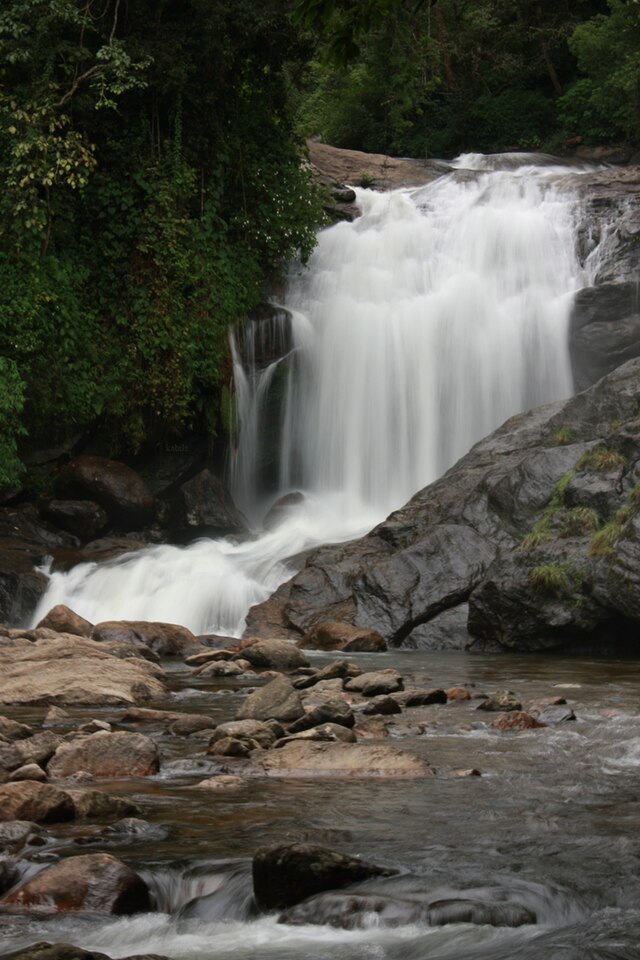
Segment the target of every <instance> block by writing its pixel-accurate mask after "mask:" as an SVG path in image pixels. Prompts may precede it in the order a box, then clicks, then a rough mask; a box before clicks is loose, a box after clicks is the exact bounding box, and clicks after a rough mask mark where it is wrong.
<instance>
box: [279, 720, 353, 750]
mask: <svg viewBox="0 0 640 960" xmlns="http://www.w3.org/2000/svg"><path fill="white" fill-rule="evenodd" d="M357 739H358V738H357V737H356V735H355V733H354V732H353V730H350V729H349V728H348V727H343V726H341V724H339V723H323V724H320V725H319V726H317V727H309V728H308V729H307V730H302V731H301V732H300V733H293V734H290V735H289V736H286V737H284V738H283V739H282V740H278V742H277V743H276V747H278V748H282V747H285V746H286V745H287V744H288V743H293V742H296V741H299V740H303V741H307V740H321V741H323V742H327V743H356V741H357Z"/></svg>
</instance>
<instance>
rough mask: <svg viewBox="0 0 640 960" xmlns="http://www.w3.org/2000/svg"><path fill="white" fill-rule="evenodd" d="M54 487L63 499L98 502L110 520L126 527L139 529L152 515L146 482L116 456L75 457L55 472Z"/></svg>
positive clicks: (127, 528)
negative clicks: (113, 457) (111, 458)
mask: <svg viewBox="0 0 640 960" xmlns="http://www.w3.org/2000/svg"><path fill="white" fill-rule="evenodd" d="M56 491H57V493H58V495H59V496H60V497H62V498H63V499H67V500H74V499H88V500H92V501H94V502H95V503H98V504H100V506H102V507H103V508H104V509H105V510H106V511H107V514H108V516H109V519H110V520H111V522H112V523H114V524H116V525H119V526H120V527H121V528H123V529H126V530H131V529H140V527H142V526H144V524H145V523H149V522H150V521H151V520H153V518H154V513H155V503H154V499H153V496H152V494H151V491H150V490H149V488H148V487H147V485H146V483H145V482H144V480H143V479H142V477H141V476H140V475H139V474H138V473H136V471H135V470H132V469H131V467H128V466H126V465H125V464H124V463H119V462H118V461H116V460H108V459H106V458H105V457H91V456H79V457H76V458H75V459H73V460H71V461H70V462H69V463H68V464H67V465H66V467H64V468H63V469H62V470H61V471H60V473H59V474H58V477H57V479H56Z"/></svg>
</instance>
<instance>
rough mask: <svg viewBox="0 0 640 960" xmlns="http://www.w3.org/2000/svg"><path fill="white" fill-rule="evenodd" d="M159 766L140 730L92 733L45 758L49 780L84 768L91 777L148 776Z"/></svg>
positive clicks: (153, 748)
mask: <svg viewBox="0 0 640 960" xmlns="http://www.w3.org/2000/svg"><path fill="white" fill-rule="evenodd" d="M159 768H160V758H159V755H158V748H157V746H156V745H155V743H154V742H153V740H151V739H149V737H145V736H144V735H143V734H141V733H94V734H91V735H90V736H88V737H81V738H78V739H77V740H72V741H71V743H64V744H62V745H61V746H60V747H58V749H57V750H56V752H55V754H54V756H53V758H52V759H51V760H50V761H49V764H48V766H47V772H48V774H49V776H50V777H52V778H53V779H61V778H64V777H68V776H71V774H73V773H75V772H76V770H86V771H87V773H90V774H92V776H94V777H98V778H104V779H118V778H121V777H149V776H153V774H155V773H157V772H158V770H159Z"/></svg>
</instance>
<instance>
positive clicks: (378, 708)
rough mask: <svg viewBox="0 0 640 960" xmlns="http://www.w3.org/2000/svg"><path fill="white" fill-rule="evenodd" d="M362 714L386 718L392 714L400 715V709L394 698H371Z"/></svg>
mask: <svg viewBox="0 0 640 960" xmlns="http://www.w3.org/2000/svg"><path fill="white" fill-rule="evenodd" d="M362 712H363V713H364V714H367V715H372V716H376V715H380V716H384V717H387V716H390V715H391V714H394V713H402V707H401V706H400V704H399V703H398V701H397V700H396V699H395V698H394V697H388V696H382V697H373V699H372V700H371V701H370V702H369V703H368V704H367V705H366V707H365V708H364V710H363V711H362Z"/></svg>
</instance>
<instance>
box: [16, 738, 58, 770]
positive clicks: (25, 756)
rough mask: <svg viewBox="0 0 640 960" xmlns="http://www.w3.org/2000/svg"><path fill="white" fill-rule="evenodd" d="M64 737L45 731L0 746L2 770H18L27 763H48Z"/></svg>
mask: <svg viewBox="0 0 640 960" xmlns="http://www.w3.org/2000/svg"><path fill="white" fill-rule="evenodd" d="M63 742H64V741H63V739H62V737H59V736H58V735H57V734H55V733H52V732H51V731H49V730H44V731H43V732H42V733H36V734H34V735H33V736H32V737H27V739H26V740H16V741H14V742H13V743H10V744H7V745H6V746H0V770H8V771H11V770H17V769H18V767H22V766H24V765H25V764H27V763H37V764H44V763H46V762H47V761H48V760H49V759H50V758H51V757H52V756H53V755H54V753H55V752H56V750H57V749H58V747H59V746H60V744H61V743H63Z"/></svg>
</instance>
